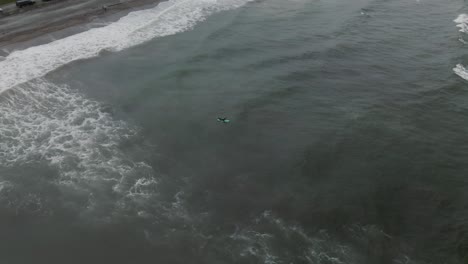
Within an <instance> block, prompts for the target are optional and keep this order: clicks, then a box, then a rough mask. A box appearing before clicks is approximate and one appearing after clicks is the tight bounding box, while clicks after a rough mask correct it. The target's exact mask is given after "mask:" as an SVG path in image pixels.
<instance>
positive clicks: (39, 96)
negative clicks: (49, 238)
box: [0, 80, 157, 210]
mask: <svg viewBox="0 0 468 264" xmlns="http://www.w3.org/2000/svg"><path fill="white" fill-rule="evenodd" d="M0 124H1V126H0V164H2V166H4V167H20V166H24V165H27V164H45V166H47V167H49V168H51V169H53V170H54V171H56V174H57V176H56V177H54V178H53V179H52V180H51V181H52V182H53V184H54V185H55V186H57V187H58V188H67V189H68V190H70V189H72V190H74V191H75V192H81V193H82V195H83V196H86V197H87V200H88V201H87V202H86V203H85V204H84V205H83V206H84V207H86V208H87V209H89V210H92V209H93V208H94V207H95V206H99V204H98V203H99V202H100V201H106V202H109V201H108V199H105V198H106V197H102V196H103V195H105V194H108V196H109V197H111V196H113V198H112V199H114V200H115V199H116V200H117V201H118V200H119V199H129V200H138V199H140V200H141V199H147V198H149V197H150V196H151V195H154V193H155V188H156V186H157V178H156V176H155V173H154V170H153V168H152V167H151V166H150V165H148V164H147V163H145V162H144V161H143V160H138V159H137V158H135V157H132V155H131V153H128V151H124V150H122V144H124V143H125V142H126V141H129V140H132V139H133V138H135V137H137V135H138V131H137V130H136V129H135V128H132V127H130V126H129V125H127V124H126V123H125V122H123V121H120V120H116V119H114V118H113V116H112V115H111V114H110V113H109V111H108V109H106V108H105V107H103V105H101V104H99V103H98V102H95V101H92V100H89V99H87V98H85V97H83V96H82V95H80V94H78V93H76V92H73V91H72V90H71V89H69V88H68V87H67V86H60V85H55V84H52V83H49V82H47V81H45V80H36V81H33V82H30V83H28V84H25V85H23V86H22V87H21V89H15V90H11V91H9V92H8V93H5V94H3V96H2V97H1V98H0ZM8 180H10V182H8V181H7V180H6V179H2V178H1V176H0V192H2V190H10V193H11V189H12V188H13V187H14V183H12V182H11V181H14V179H8ZM18 182H20V180H18ZM31 195H33V196H34V194H31ZM36 200H37V199H36ZM120 206H121V205H120Z"/></svg>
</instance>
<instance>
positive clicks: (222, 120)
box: [218, 117, 230, 124]
mask: <svg viewBox="0 0 468 264" xmlns="http://www.w3.org/2000/svg"><path fill="white" fill-rule="evenodd" d="M229 121H230V120H229V119H227V118H226V117H218V122H222V123H225V124H226V123H229Z"/></svg>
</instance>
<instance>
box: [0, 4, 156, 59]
mask: <svg viewBox="0 0 468 264" xmlns="http://www.w3.org/2000/svg"><path fill="white" fill-rule="evenodd" d="M56 1H57V2H49V3H47V4H44V5H38V6H31V7H26V8H24V9H22V10H20V11H17V13H15V14H12V15H9V16H3V17H0V56H5V55H7V54H8V53H9V52H11V51H13V50H18V49H24V48H27V47H29V46H32V45H38V44H44V43H47V42H51V41H53V40H54V39H58V38H63V37H66V36H68V35H72V34H76V33H78V32H82V31H85V30H88V29H90V28H93V27H99V26H103V25H105V24H106V23H108V22H112V21H115V20H117V19H119V18H120V17H122V16H124V15H126V14H128V13H129V12H131V11H134V10H138V9H141V8H145V7H147V6H154V5H157V4H158V3H160V2H161V0H128V1H122V2H118V1H116V0H86V1H80V2H79V3H78V2H76V1H72V0H62V1H59V0H56ZM104 7H105V8H104Z"/></svg>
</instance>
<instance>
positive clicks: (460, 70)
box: [453, 64, 468, 81]
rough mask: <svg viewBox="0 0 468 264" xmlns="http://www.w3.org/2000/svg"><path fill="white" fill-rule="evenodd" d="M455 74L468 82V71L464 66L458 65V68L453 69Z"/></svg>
mask: <svg viewBox="0 0 468 264" xmlns="http://www.w3.org/2000/svg"><path fill="white" fill-rule="evenodd" d="M453 72H455V74H457V75H458V76H460V77H461V78H463V79H465V80H467V81H468V71H467V70H466V68H465V66H463V65H462V64H457V66H456V67H455V68H453Z"/></svg>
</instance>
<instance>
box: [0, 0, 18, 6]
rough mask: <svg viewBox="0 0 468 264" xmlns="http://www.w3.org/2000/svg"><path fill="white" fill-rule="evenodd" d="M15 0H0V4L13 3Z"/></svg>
mask: <svg viewBox="0 0 468 264" xmlns="http://www.w3.org/2000/svg"><path fill="white" fill-rule="evenodd" d="M13 2H15V0H0V6H1V5H4V4H8V3H13Z"/></svg>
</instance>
